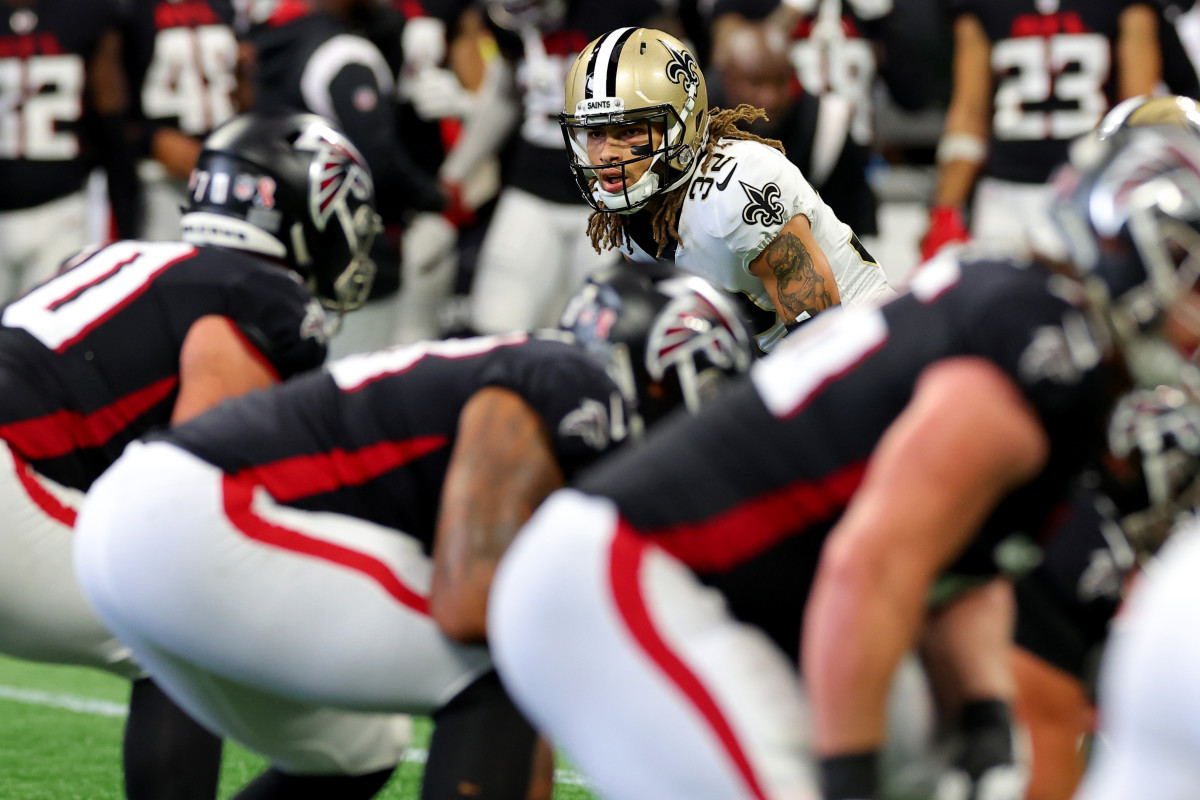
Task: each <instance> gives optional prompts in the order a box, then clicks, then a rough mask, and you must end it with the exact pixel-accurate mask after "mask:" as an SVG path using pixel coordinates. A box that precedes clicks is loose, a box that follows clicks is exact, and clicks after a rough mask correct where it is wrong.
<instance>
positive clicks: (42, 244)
mask: <svg viewBox="0 0 1200 800" xmlns="http://www.w3.org/2000/svg"><path fill="white" fill-rule="evenodd" d="M1156 2H1159V0H1156ZM1161 2H1162V4H1161V5H1155V4H1147V5H1135V6H1133V7H1132V10H1130V9H1126V8H1124V6H1122V5H1121V4H1114V5H1113V6H1112V8H1111V9H1110V8H1108V7H1107V6H1105V8H1103V9H1101V8H1099V7H1097V8H1096V9H1095V10H1094V11H1092V12H1090V13H1091V14H1093V15H1094V16H1095V17H1096V19H1089V20H1087V25H1088V26H1089V29H1090V30H1096V31H1098V32H1099V33H1098V34H1097V35H1099V36H1101V37H1102V44H1101V45H1100V47H1101V49H1100V50H1097V51H1096V52H1095V53H1094V54H1087V57H1086V58H1083V60H1082V61H1078V62H1073V63H1070V64H1067V63H1066V62H1063V63H1057V62H1055V61H1054V59H1055V58H1059V57H1058V56H1053V55H1052V56H1051V57H1050V58H1051V60H1050V61H1048V62H1047V61H1046V60H1045V57H1044V56H1040V55H1037V54H1027V53H1026V52H1025V51H1024V50H1020V49H1019V47H1017V46H1016V45H1019V43H1020V41H1021V40H1020V39H1011V40H1009V41H1008V42H1007V43H1004V44H1003V46H1002V47H998V48H996V50H995V51H994V53H993V55H992V57H991V61H992V62H994V66H995V69H996V70H998V71H1007V72H1008V74H1009V75H1010V76H1012V77H1011V78H1010V80H1008V81H1007V83H1006V84H1005V85H1004V86H1003V87H999V88H1000V89H1001V91H999V93H998V94H997V95H996V103H997V107H996V109H995V120H996V124H997V125H998V126H999V128H998V129H997V130H995V131H993V130H992V116H991V114H992V111H991V109H992V101H991V91H992V88H993V86H992V81H993V79H994V78H993V64H991V63H989V60H988V59H989V56H988V54H989V52H991V48H990V46H989V41H992V42H999V41H1000V39H1001V38H1002V37H1005V36H1008V35H1009V32H1008V31H1006V30H1005V28H1006V27H1010V26H1017V27H1014V28H1013V31H1017V28H1019V26H1020V25H1021V24H1022V23H1021V19H1020V18H1021V16H1022V14H1025V12H1023V11H1022V10H1021V9H1020V8H1018V7H1017V6H1019V5H1020V4H1012V5H1013V8H1008V6H1009V5H1010V4H1008V3H999V4H983V5H981V6H980V7H979V9H978V10H976V9H973V7H972V4H971V3H969V2H958V1H957V0H894V1H893V0H873V1H872V2H865V1H864V0H789V2H786V3H781V4H776V3H774V2H770V0H715V1H714V0H702V1H701V2H693V0H683V2H664V3H659V2H657V0H655V2H618V3H614V4H601V3H590V2H586V1H585V0H570V1H568V0H490V2H479V3H470V2H462V1H461V0H429V2H425V3H421V2H399V1H397V2H395V3H390V4H389V3H387V2H382V1H381V0H244V1H239V0H234V1H233V2H223V0H213V2H207V1H206V0H179V1H178V2H152V1H151V0H146V1H145V2H143V1H142V0H104V2H95V3H89V5H88V10H87V14H86V15H84V14H78V13H75V12H74V11H71V12H67V11H66V10H64V9H65V7H64V9H60V8H59V6H60V5H61V4H57V3H47V2H37V3H34V2H22V0H11V2H7V3H6V4H5V5H6V7H7V8H8V9H9V10H10V11H9V13H10V19H9V28H10V32H9V33H8V34H7V35H6V36H5V37H4V38H3V42H4V51H3V53H0V55H9V54H11V55H13V56H26V55H29V54H37V53H42V52H45V53H60V52H63V51H66V52H69V53H73V54H75V55H78V56H79V57H81V58H82V62H81V65H82V66H81V71H80V72H79V74H73V75H72V76H70V80H67V76H65V75H64V76H59V75H58V74H57V73H56V72H55V71H54V70H55V69H63V68H62V67H55V68H53V69H49V68H48V69H47V71H46V74H45V75H41V74H39V73H38V72H37V70H31V71H30V72H29V73H27V74H24V76H23V77H20V78H16V79H14V80H15V82H14V83H13V85H12V86H6V89H7V91H6V94H5V96H6V97H8V98H11V99H10V101H9V102H8V103H6V105H5V106H4V107H3V109H0V110H3V111H4V113H5V117H4V119H5V122H4V127H3V131H4V136H3V139H2V140H0V146H2V147H3V149H4V152H0V176H3V178H4V183H5V186H6V187H7V188H6V192H5V198H6V199H5V200H4V201H3V202H4V206H3V210H2V211H0V242H2V244H0V265H2V266H3V270H2V272H3V280H4V286H5V287H6V288H5V289H4V290H3V292H2V294H3V295H4V296H6V297H12V296H15V295H16V294H17V293H19V292H20V291H23V290H25V289H27V288H29V287H30V286H32V285H34V284H36V283H37V282H38V281H40V280H42V279H44V278H45V277H47V276H48V275H50V274H52V273H53V271H54V270H55V269H56V268H57V265H58V264H59V263H61V260H62V258H63V257H65V256H66V255H69V254H71V253H73V252H74V251H76V250H77V249H79V248H80V247H81V246H83V245H85V244H88V243H92V242H95V241H102V240H104V239H106V238H108V237H111V236H113V235H119V236H121V237H126V238H145V239H151V240H159V239H172V238H175V237H176V236H177V235H178V233H177V227H178V220H179V213H178V209H179V208H180V207H181V205H182V203H183V201H184V199H185V192H186V190H187V187H186V182H187V179H188V176H189V174H190V172H191V169H192V167H193V165H194V162H195V157H196V154H197V153H198V152H199V147H200V142H201V140H202V138H203V137H204V135H206V134H207V133H208V132H209V131H210V130H212V129H213V128H214V127H216V126H217V125H218V124H219V123H221V122H222V121H224V120H225V119H227V118H228V117H230V116H231V115H233V114H234V113H236V112H237V111H245V110H251V109H255V110H268V111H273V110H274V111H277V110H280V109H296V110H308V111H313V112H316V113H319V114H322V115H324V116H326V117H328V118H330V119H332V120H333V121H335V122H336V123H338V124H339V125H340V126H341V127H342V128H343V129H344V130H346V131H347V133H348V135H349V136H350V137H351V140H352V141H354V142H355V144H356V145H357V146H358V147H359V149H360V150H361V151H362V153H363V154H364V157H365V158H366V160H367V162H368V163H369V165H370V167H371V169H372V172H373V173H374V176H375V181H376V183H377V185H378V186H379V197H380V204H381V209H380V210H381V213H382V215H383V218H384V222H385V225H386V226H387V235H386V237H383V238H382V239H381V240H380V241H379V243H378V244H377V245H376V248H375V259H376V262H377V263H378V264H379V265H380V266H381V269H380V274H379V277H378V280H377V281H376V284H375V288H374V290H373V295H372V302H371V303H370V304H369V305H368V307H367V309H366V310H365V312H364V313H361V314H358V315H355V316H354V317H352V318H349V319H347V321H346V324H345V326H344V328H343V330H342V332H341V333H340V334H339V335H338V337H337V339H336V340H335V341H334V344H333V351H334V353H335V354H341V353H347V352H355V351H359V350H364V349H370V348H372V347H376V346H382V345H386V344H392V343H399V342H410V341H415V340H419V339H425V338H430V337H440V336H445V335H449V334H460V333H465V332H479V333H492V332H496V331H500V330H509V329H514V328H528V327H534V326H539V325H546V324H550V323H553V322H554V321H555V320H556V319H557V316H558V314H559V312H560V311H561V309H562V306H563V303H564V302H565V298H566V297H567V296H568V295H569V294H570V292H571V291H572V290H573V289H574V288H576V287H577V286H578V284H579V281H580V279H581V277H582V276H583V275H585V274H587V273H589V272H591V271H593V270H594V269H595V268H597V267H599V266H602V265H603V264H606V263H610V262H611V261H613V260H614V258H616V256H615V254H614V253H612V252H604V253H597V252H595V250H594V249H593V247H592V246H591V244H590V243H589V242H588V240H587V237H586V235H585V234H584V232H583V231H584V228H585V227H586V218H587V215H588V213H589V209H588V208H587V206H586V205H585V204H584V203H583V202H582V199H581V198H580V196H579V192H578V190H577V188H576V186H575V184H574V182H573V180H572V178H571V175H570V172H569V170H568V167H567V164H566V160H565V158H564V153H565V149H564V148H565V145H564V142H563V136H562V133H561V132H560V130H559V125H558V122H557V115H558V113H559V112H560V111H561V110H562V89H563V85H564V81H565V79H566V71H567V68H568V67H569V65H570V63H571V61H572V59H573V58H574V55H575V54H576V53H577V52H579V50H580V49H581V48H582V47H583V45H584V44H585V43H586V42H588V41H590V40H591V39H593V38H595V37H596V36H597V35H599V34H600V33H602V32H604V31H606V30H610V29H612V28H616V27H620V26H623V25H649V26H651V27H659V28H661V29H663V30H666V31H668V32H671V33H674V34H677V35H679V36H680V37H681V38H682V39H683V40H684V41H686V42H688V43H689V44H690V45H691V46H692V48H693V49H694V52H695V53H696V55H697V58H698V59H699V61H700V65H701V67H702V69H704V71H705V74H706V75H708V85H709V92H710V100H711V103H712V105H716V106H720V107H724V108H734V107H736V106H737V105H738V104H740V103H748V104H750V105H752V106H755V107H760V108H763V109H764V110H765V111H766V114H767V118H766V119H764V120H759V121H758V122H756V123H754V124H753V125H752V126H751V128H752V129H753V130H754V131H755V132H756V133H758V134H761V135H763V136H767V137H770V138H775V139H779V140H781V141H782V142H783V144H784V145H785V147H786V152H787V155H788V158H789V159H790V160H791V161H792V162H793V163H795V164H796V165H797V166H798V167H799V168H800V170H801V172H802V173H803V174H804V175H805V177H806V178H807V180H808V181H809V183H810V184H812V186H813V187H814V188H815V189H816V190H817V191H818V192H820V194H821V197H822V198H823V199H824V200H825V201H826V202H827V203H828V204H829V205H830V207H831V208H832V209H833V210H834V212H835V213H836V214H837V216H838V218H839V219H841V220H842V221H843V222H845V223H847V224H848V225H849V226H850V227H851V229H852V230H854V231H855V232H856V233H857V234H858V235H859V236H860V237H861V239H862V241H863V242H864V243H865V245H866V248H867V250H868V251H870V252H872V253H874V254H875V255H876V256H877V257H878V261H879V263H880V264H881V265H882V266H883V268H884V270H885V272H886V273H887V275H888V277H889V278H890V279H891V282H892V283H898V282H899V281H900V279H902V278H903V277H904V276H905V275H907V274H908V272H909V271H910V270H911V269H912V267H913V266H914V265H915V264H916V263H917V262H918V261H920V260H922V258H924V257H928V256H929V255H931V254H932V253H933V252H934V251H935V250H936V249H937V248H938V247H939V246H941V245H942V244H944V243H947V242H955V241H960V240H962V239H965V238H966V236H967V234H968V232H969V231H971V230H973V231H974V233H975V234H976V237H977V238H983V239H987V240H995V241H1004V242H1009V243H1011V242H1012V241H1013V240H1014V238H1017V239H1019V238H1020V236H1021V235H1022V234H1021V233H1020V230H1019V229H1020V225H1021V223H1022V222H1023V221H1024V220H1025V219H1027V218H1033V217H1035V216H1036V211H1035V210H1034V209H1036V208H1038V202H1037V201H1036V200H1035V201H1034V202H1032V203H1031V202H1027V200H1028V198H1029V197H1031V196H1036V195H1037V193H1038V192H1039V191H1040V190H1039V189H1038V188H1036V187H1037V186H1038V185H1040V184H1043V183H1044V182H1045V180H1046V178H1047V177H1048V175H1049V170H1050V169H1051V167H1052V166H1053V165H1054V164H1055V163H1057V161H1058V160H1060V158H1061V155H1062V153H1061V147H1057V146H1056V144H1055V143H1056V142H1057V143H1058V144H1059V145H1061V144H1062V142H1064V141H1065V140H1067V139H1069V138H1071V137H1073V136H1076V135H1078V134H1079V133H1082V132H1083V131H1085V130H1087V129H1088V128H1089V127H1091V126H1093V125H1094V124H1095V123H1096V121H1097V120H1098V119H1099V115H1100V114H1101V113H1103V111H1105V110H1106V109H1107V108H1108V106H1109V105H1110V100H1111V101H1113V102H1115V101H1117V100H1120V99H1123V98H1125V97H1129V96H1133V95H1137V94H1151V93H1154V92H1163V91H1168V92H1171V93H1174V94H1181V95H1188V96H1191V95H1194V94H1195V93H1196V87H1197V77H1196V67H1195V65H1196V64H1197V63H1200V60H1198V59H1200V53H1198V50H1200V10H1197V9H1195V8H1194V7H1189V6H1188V4H1187V3H1181V2H1166V0H1161ZM1045 5H1046V6H1047V8H1046V9H1045V11H1046V12H1047V14H1048V15H1047V14H1041V13H1040V11H1039V14H1038V15H1032V16H1031V15H1029V14H1025V16H1026V17H1030V18H1031V19H1032V18H1034V17H1038V16H1040V17H1041V18H1043V19H1045V20H1050V22H1048V23H1046V24H1050V25H1062V26H1065V27H1063V28H1062V30H1063V31H1064V32H1066V31H1068V30H1069V29H1070V26H1071V24H1072V23H1073V21H1074V22H1075V23H1078V22H1079V20H1078V15H1075V16H1074V17H1073V16H1072V15H1073V14H1074V12H1063V13H1058V12H1056V11H1054V9H1052V8H1050V7H1051V6H1054V7H1057V3H1047V4H1045ZM1039 9H1040V6H1039ZM1051 12H1052V13H1051ZM1141 12H1145V13H1141ZM38 15H42V18H41V19H40V20H39V21H38V23H37V24H35V23H33V22H31V20H38V19H39V18H38ZM56 17H61V19H58V18H56ZM1080 24H1082V23H1080ZM984 28H986V29H987V30H984ZM1017 33H1020V31H1017ZM1043 33H1044V32H1043ZM1103 37H1107V38H1103ZM1109 40H1111V43H1112V45H1113V48H1112V53H1113V56H1112V58H1111V59H1110V57H1109V55H1108V50H1107V49H1108V47H1109ZM1102 51H1103V52H1102ZM1066 57H1067V56H1064V57H1063V58H1066ZM1070 57H1072V58H1073V57H1074V56H1070ZM997 59H999V60H997ZM1038 59H1041V60H1042V62H1045V63H1038ZM1059 60H1060V61H1061V58H1060V59H1059ZM1110 62H1111V63H1110ZM72 69H74V68H72ZM1063 69H1065V70H1066V74H1065V76H1060V77H1059V78H1057V79H1055V78H1054V77H1053V76H1054V75H1055V72H1056V70H1058V71H1061V70H1063ZM1039 72H1041V73H1042V76H1041V77H1039V76H1038V73H1039ZM6 74H7V73H6ZM996 74H997V75H999V74H1001V72H997V73H996ZM14 75H15V73H14ZM1018 76H1020V77H1018ZM1064 77H1065V79H1064ZM23 82H24V83H23ZM1055 93H1057V94H1055ZM1047 103H1048V104H1049V105H1047ZM1030 104H1033V106H1032V107H1036V108H1039V109H1048V110H1038V111H1028V112H1027V111H1024V110H1023V109H1026V108H1027V107H1031V106H1030ZM989 142H991V143H993V144H994V145H995V146H991V147H989V146H988V144H989ZM97 167H99V169H97ZM135 173H136V178H135V177H134V175H135ZM980 175H982V177H983V178H984V179H983V180H982V181H980V180H977V178H978V177H980ZM89 176H91V177H92V181H91V183H90V187H91V193H90V197H89V196H86V195H84V194H82V193H81V190H82V189H83V187H84V186H85V182H86V181H87V179H88V177H89ZM105 176H106V177H107V178H108V181H107V184H108V186H107V195H105V192H104V185H103V181H102V180H101V181H97V180H95V178H96V177H100V178H103V177H105ZM108 198H111V202H106V201H107V199H108ZM1009 208H1020V209H1024V210H1026V211H1029V212H1030V213H1029V216H1028V217H1022V216H1014V215H1013V214H1011V213H1009V212H1008V210H1007V209H1009ZM997 209H999V210H997ZM110 210H111V214H110ZM1014 213H1015V212H1014Z"/></svg>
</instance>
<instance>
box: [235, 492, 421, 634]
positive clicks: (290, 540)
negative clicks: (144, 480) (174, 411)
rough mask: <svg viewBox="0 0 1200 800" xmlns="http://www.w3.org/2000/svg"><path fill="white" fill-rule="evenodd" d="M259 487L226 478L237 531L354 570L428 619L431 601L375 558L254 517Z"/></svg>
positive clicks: (274, 545) (268, 543)
mask: <svg viewBox="0 0 1200 800" xmlns="http://www.w3.org/2000/svg"><path fill="white" fill-rule="evenodd" d="M257 485H258V484H256V483H255V482H254V481H253V480H252V479H251V478H250V477H249V476H244V475H242V476H231V475H226V476H224V480H223V483H222V490H223V491H222V494H223V498H224V506H225V515H226V516H227V517H228V518H229V521H230V522H231V523H232V524H233V526H234V527H235V528H237V529H238V530H239V531H241V532H242V533H244V534H245V535H246V536H247V537H249V538H250V539H253V540H254V541H256V542H262V543H263V544H265V545H269V546H271V547H278V548H280V549H281V550H288V551H290V552H293V553H300V554H302V555H307V556H311V557H312V558H318V559H320V560H322V561H328V562H329V563H331V564H337V565H339V566H342V567H345V568H347V569H351V570H354V571H355V572H358V573H360V574H362V575H363V576H365V577H366V578H368V579H370V580H372V581H374V582H375V583H376V584H378V585H379V586H380V588H382V589H383V590H384V591H385V592H387V593H388V594H389V595H390V596H391V597H393V598H394V599H395V600H396V601H397V602H399V603H400V604H401V605H403V606H405V607H407V608H409V609H411V610H413V611H415V612H417V613H418V614H422V615H425V616H429V599H428V598H427V597H424V596H423V595H421V594H419V593H418V592H416V591H415V590H414V589H412V588H411V587H409V586H408V585H406V584H405V583H404V581H403V580H402V579H401V578H400V577H399V576H398V575H396V573H395V572H393V571H392V569H391V567H389V566H388V565H387V564H385V563H384V562H382V561H380V560H379V559H377V558H375V557H374V556H370V555H367V554H366V553H360V552H358V551H356V550H351V549H350V548H348V547H343V546H341V545H337V544H333V543H332V542H327V541H324V540H321V539H317V538H314V537H312V536H309V535H307V534H304V533H300V532H299V531H294V530H291V529H290V528H285V527H283V526H282V525H276V524H275V523H273V522H268V521H267V520H265V519H263V518H262V517H260V516H259V515H258V514H256V513H254V511H253V509H252V508H251V504H252V502H253V500H254V489H255V487H256V486H257Z"/></svg>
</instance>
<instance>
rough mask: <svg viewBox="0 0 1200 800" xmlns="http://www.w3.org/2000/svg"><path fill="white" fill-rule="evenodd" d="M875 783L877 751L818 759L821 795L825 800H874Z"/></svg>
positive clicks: (877, 774)
mask: <svg viewBox="0 0 1200 800" xmlns="http://www.w3.org/2000/svg"><path fill="white" fill-rule="evenodd" d="M878 782H879V753H878V751H875V750H871V751H868V752H866V753H852V754H849V755H843V756H832V757H830V758H824V759H821V794H822V795H823V796H824V798H825V800H874V798H875V790H876V786H877V785H878Z"/></svg>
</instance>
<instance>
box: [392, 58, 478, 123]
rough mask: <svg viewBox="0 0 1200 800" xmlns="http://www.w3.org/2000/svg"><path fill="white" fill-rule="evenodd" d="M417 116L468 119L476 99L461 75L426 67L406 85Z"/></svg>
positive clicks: (425, 118)
mask: <svg viewBox="0 0 1200 800" xmlns="http://www.w3.org/2000/svg"><path fill="white" fill-rule="evenodd" d="M405 90H406V94H407V95H408V99H409V100H410V101H411V102H412V104H413V108H414V109H415V110H416V112H417V116H418V117H420V118H421V119H423V120H426V121H429V120H435V119H443V118H445V117H458V118H460V119H462V118H465V117H467V116H468V115H469V114H470V112H471V105H472V103H473V101H474V99H475V96H474V95H473V94H472V93H471V92H469V91H467V90H466V88H464V87H463V85H462V83H461V82H460V81H459V80H458V76H457V75H455V74H454V73H453V72H451V71H450V70H448V69H442V68H441V67H426V68H425V69H422V70H419V71H418V72H417V73H416V74H415V75H413V76H412V78H410V79H409V80H408V81H407V83H406V86H405Z"/></svg>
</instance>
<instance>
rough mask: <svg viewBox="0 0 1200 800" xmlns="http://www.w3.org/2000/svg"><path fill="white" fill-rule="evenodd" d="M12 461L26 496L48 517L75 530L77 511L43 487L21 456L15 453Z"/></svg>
mask: <svg viewBox="0 0 1200 800" xmlns="http://www.w3.org/2000/svg"><path fill="white" fill-rule="evenodd" d="M12 460H13V470H14V471H15V472H16V473H17V480H19V481H20V482H21V487H22V488H23V489H24V490H25V494H27V495H29V499H30V500H32V501H33V503H34V505H36V506H37V507H38V508H40V509H41V510H42V511H43V512H45V514H46V515H47V516H48V517H50V518H52V519H55V520H57V521H59V522H61V523H62V524H63V525H66V526H67V527H69V528H74V527H75V516H76V511H75V509H73V508H71V507H70V506H68V505H66V504H64V503H63V502H62V501H61V500H59V499H58V498H57V497H55V496H54V495H53V494H52V493H51V492H50V490H49V489H47V488H46V487H45V486H43V485H42V484H41V483H40V482H39V481H38V479H37V477H36V476H35V475H34V472H33V468H32V467H30V466H29V464H27V463H26V462H25V461H24V460H23V459H22V458H21V457H20V456H18V455H17V454H16V453H13V454H12Z"/></svg>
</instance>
